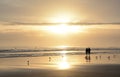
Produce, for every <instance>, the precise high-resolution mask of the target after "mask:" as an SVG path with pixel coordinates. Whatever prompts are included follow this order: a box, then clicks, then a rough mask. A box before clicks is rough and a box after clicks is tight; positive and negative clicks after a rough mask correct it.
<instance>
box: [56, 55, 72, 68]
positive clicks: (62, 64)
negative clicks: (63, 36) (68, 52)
mask: <svg viewBox="0 0 120 77" xmlns="http://www.w3.org/2000/svg"><path fill="white" fill-rule="evenodd" d="M58 68H59V69H62V70H64V69H69V68H70V64H69V62H68V61H67V57H66V56H65V55H64V56H62V60H61V61H60V62H59V63H58Z"/></svg>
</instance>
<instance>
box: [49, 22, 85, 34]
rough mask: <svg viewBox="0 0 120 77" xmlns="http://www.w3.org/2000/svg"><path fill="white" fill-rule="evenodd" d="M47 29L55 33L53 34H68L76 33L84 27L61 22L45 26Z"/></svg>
mask: <svg viewBox="0 0 120 77" xmlns="http://www.w3.org/2000/svg"><path fill="white" fill-rule="evenodd" d="M47 30H48V31H49V32H52V33H55V34H62V35H64V34H69V33H78V32H82V31H83V30H84V29H83V28H82V27H80V26H69V25H67V24H61V25H58V26H49V27H47Z"/></svg>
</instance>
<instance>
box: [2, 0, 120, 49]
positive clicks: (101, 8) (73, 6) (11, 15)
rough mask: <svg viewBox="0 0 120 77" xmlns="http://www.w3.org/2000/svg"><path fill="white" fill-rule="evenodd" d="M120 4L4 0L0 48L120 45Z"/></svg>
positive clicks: (83, 0)
mask: <svg viewBox="0 0 120 77" xmlns="http://www.w3.org/2000/svg"><path fill="white" fill-rule="evenodd" d="M119 3H120V0H0V48H12V47H18V48H19V47H33V48H34V47H36V46H37V47H53V46H78V47H88V46H89V47H120V40H119V39H120V25H119V22H120V10H119V7H120V5H119ZM41 23H44V24H42V25H41ZM50 23H51V25H49V24H50ZM54 23H57V24H54ZM68 23H69V24H68ZM73 23H75V24H76V23H78V24H79V25H78V24H77V25H75V24H73ZM80 23H83V24H82V25H81V24H80ZM86 23H97V24H91V25H85V24H86ZM99 23H103V24H102V25H101V24H99ZM104 23H108V24H104ZM115 23H117V24H115ZM46 24H47V25H46Z"/></svg>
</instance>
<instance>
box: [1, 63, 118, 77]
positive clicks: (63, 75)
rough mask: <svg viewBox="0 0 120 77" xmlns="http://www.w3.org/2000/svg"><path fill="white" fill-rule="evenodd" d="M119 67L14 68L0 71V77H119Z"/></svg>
mask: <svg viewBox="0 0 120 77" xmlns="http://www.w3.org/2000/svg"><path fill="white" fill-rule="evenodd" d="M119 76H120V65H114V64H111V65H108V64H107V65H77V66H74V67H73V68H72V69H66V70H57V69H37V68H36V69H35V68H14V69H12V68H11V69H7V70H5V69H4V70H0V77H119Z"/></svg>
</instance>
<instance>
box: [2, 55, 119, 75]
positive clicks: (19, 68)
mask: <svg viewBox="0 0 120 77" xmlns="http://www.w3.org/2000/svg"><path fill="white" fill-rule="evenodd" d="M119 59H120V54H92V55H91V56H88V57H87V58H86V55H65V54H64V55H62V56H43V57H19V58H18V57H17V58H16V57H15V58H0V77H119V76H120V61H119ZM28 62H29V65H28ZM60 64H62V65H60ZM68 66H69V68H67V69H66V67H68ZM61 68H62V69H61Z"/></svg>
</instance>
